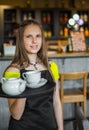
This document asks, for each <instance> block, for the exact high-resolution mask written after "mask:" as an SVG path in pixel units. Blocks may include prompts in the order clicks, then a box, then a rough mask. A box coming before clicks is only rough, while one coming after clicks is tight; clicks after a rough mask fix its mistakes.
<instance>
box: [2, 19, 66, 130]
mask: <svg viewBox="0 0 89 130" xmlns="http://www.w3.org/2000/svg"><path fill="white" fill-rule="evenodd" d="M32 70H39V71H41V77H42V78H45V79H47V83H46V84H44V85H43V86H41V87H40V88H36V91H35V89H31V92H33V95H31V94H30V90H29V96H27V97H25V98H9V99H8V103H9V109H10V112H11V118H10V123H9V128H8V130H63V119H62V108H61V102H60V96H59V84H58V79H59V75H58V67H57V65H56V63H55V62H53V61H51V62H48V57H47V51H46V43H45V40H44V34H43V29H42V26H41V25H40V23H38V22H37V21H36V20H33V19H30V20H29V21H24V22H23V23H22V24H21V25H20V26H19V28H18V36H17V43H16V53H15V56H14V59H13V61H12V63H11V64H10V66H8V67H7V69H6V71H5V73H4V76H5V77H6V78H10V77H17V78H19V77H20V78H23V77H22V74H23V72H27V71H32Z"/></svg>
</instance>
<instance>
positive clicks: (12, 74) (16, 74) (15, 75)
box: [4, 71, 20, 79]
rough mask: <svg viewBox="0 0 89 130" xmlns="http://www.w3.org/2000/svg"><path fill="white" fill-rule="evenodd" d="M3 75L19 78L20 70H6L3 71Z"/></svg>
mask: <svg viewBox="0 0 89 130" xmlns="http://www.w3.org/2000/svg"><path fill="white" fill-rule="evenodd" d="M4 77H5V78H7V79H8V78H20V72H9V71H6V72H5V73H4Z"/></svg>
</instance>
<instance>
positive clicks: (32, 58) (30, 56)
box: [29, 55, 37, 63]
mask: <svg viewBox="0 0 89 130" xmlns="http://www.w3.org/2000/svg"><path fill="white" fill-rule="evenodd" d="M29 62H31V63H36V62H37V55H29Z"/></svg>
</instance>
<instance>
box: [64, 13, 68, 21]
mask: <svg viewBox="0 0 89 130" xmlns="http://www.w3.org/2000/svg"><path fill="white" fill-rule="evenodd" d="M64 22H65V23H67V22H68V15H67V13H65V14H64Z"/></svg>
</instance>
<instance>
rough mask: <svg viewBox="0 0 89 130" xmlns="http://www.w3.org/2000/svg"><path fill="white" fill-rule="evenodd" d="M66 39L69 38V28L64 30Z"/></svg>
mask: <svg viewBox="0 0 89 130" xmlns="http://www.w3.org/2000/svg"><path fill="white" fill-rule="evenodd" d="M64 37H68V28H67V27H65V28H64Z"/></svg>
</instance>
